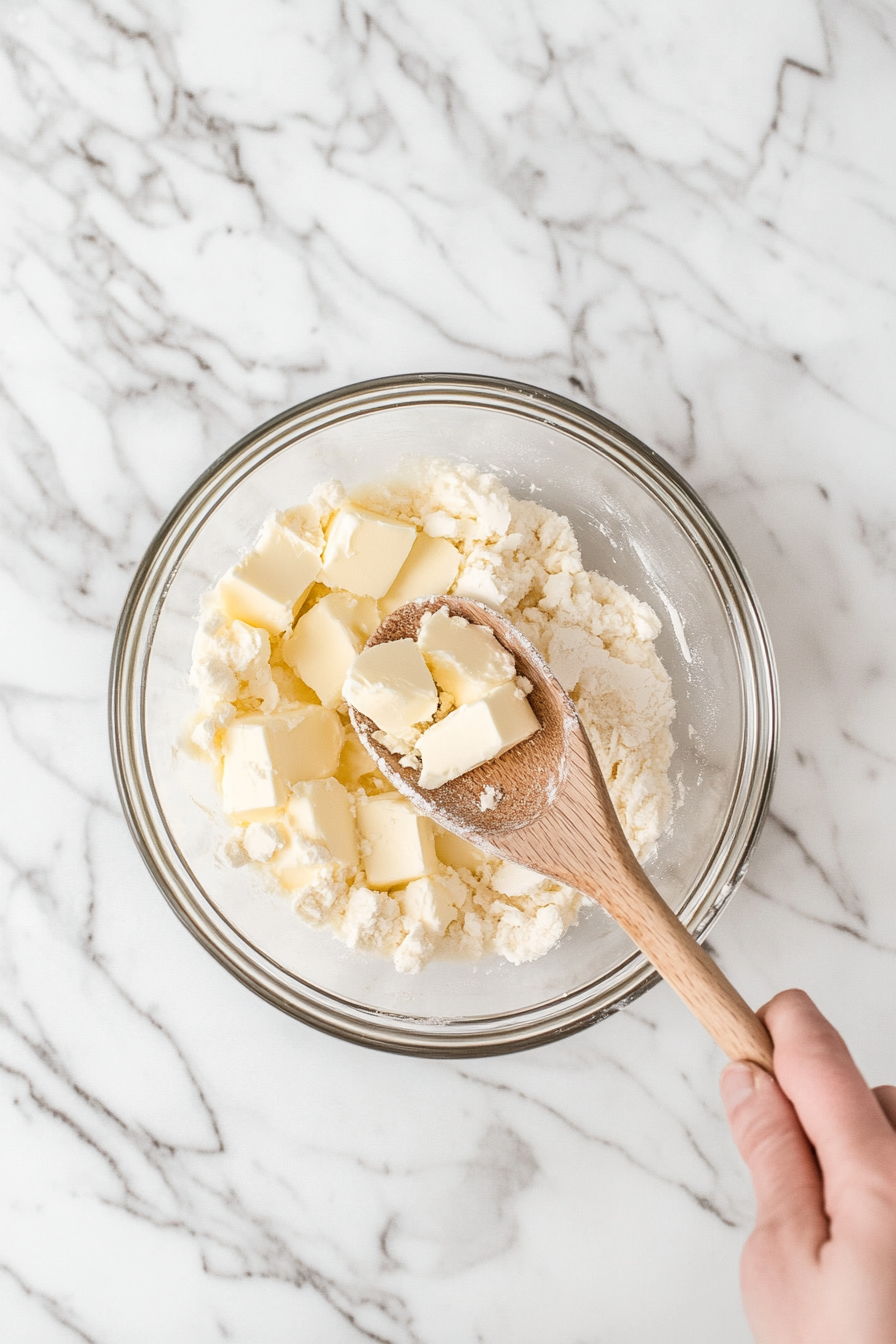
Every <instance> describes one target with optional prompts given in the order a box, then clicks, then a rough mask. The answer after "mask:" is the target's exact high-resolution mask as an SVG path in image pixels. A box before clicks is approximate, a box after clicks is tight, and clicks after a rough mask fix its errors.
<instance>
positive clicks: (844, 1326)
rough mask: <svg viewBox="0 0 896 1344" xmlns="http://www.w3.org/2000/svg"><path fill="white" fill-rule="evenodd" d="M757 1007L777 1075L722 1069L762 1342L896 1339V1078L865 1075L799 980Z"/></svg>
mask: <svg viewBox="0 0 896 1344" xmlns="http://www.w3.org/2000/svg"><path fill="white" fill-rule="evenodd" d="M760 1016H761V1017H762V1018H763V1019H764V1021H765V1024H766V1026H767V1027H768V1029H769V1032H770V1033H771V1037H772V1040H773V1042H774V1046H775V1056H774V1059H775V1075H776V1078H777V1081H775V1079H774V1078H772V1077H771V1076H770V1075H769V1074H767V1073H765V1072H764V1071H763V1070H762V1069H760V1068H758V1067H756V1066H755V1065H751V1064H729V1066H728V1068H727V1069H726V1070H725V1072H724V1073H723V1074H722V1080H721V1090H722V1100H723V1102H724V1105H725V1110H726V1112H727V1114H728V1120H729V1123H730V1125H731V1130H732V1133H733V1135H734V1141H735V1143H736V1144H737V1147H738V1150H739V1152H740V1155H741V1157H742V1158H743V1159H744V1161H745V1162H746V1164H747V1166H748V1167H749V1168H750V1175H751V1176H752V1178H753V1189H754V1192H755V1195H756V1227H755V1229H754V1231H753V1232H752V1234H751V1236H750V1238H749V1240H748V1241H747V1244H746V1246H745V1247H744V1253H743V1258H742V1260H741V1290H742V1293H743V1300H744V1308H745V1311H746V1314H747V1319H748V1321H749V1323H750V1326H751V1328H752V1330H753V1333H754V1335H755V1337H756V1340H757V1344H896V1087H877V1088H875V1089H874V1090H873V1091H872V1090H871V1089H870V1088H869V1087H868V1086H867V1085H866V1084H865V1081H864V1079H863V1078H862V1075H861V1074H860V1073H859V1070H858V1068H857V1067H856V1065H855V1063H854V1062H853V1059H852V1057H851V1055H850V1053H849V1051H848V1050H847V1048H846V1045H845V1044H844V1042H843V1040H842V1038H841V1037H840V1036H839V1035H838V1033H837V1032H836V1031H835V1030H834V1028H833V1027H832V1026H831V1024H830V1023H829V1022H828V1021H827V1020H826V1018H824V1017H822V1015H821V1013H820V1012H819V1011H818V1009H817V1008H816V1007H815V1005H814V1003H813V1002H812V1000H811V999H810V998H809V997H808V995H806V994H804V993H803V992H802V991H801V990H796V989H791V990H787V991H786V992H785V993H783V994H778V995H776V996H775V998H773V999H772V1001H771V1002H770V1003H769V1004H767V1005H766V1007H765V1008H764V1009H762V1010H761V1011H760Z"/></svg>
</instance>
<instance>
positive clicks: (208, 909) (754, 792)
mask: <svg viewBox="0 0 896 1344" xmlns="http://www.w3.org/2000/svg"><path fill="white" fill-rule="evenodd" d="M438 403H442V404H455V405H463V406H470V405H472V406H476V407H480V408H483V409H491V410H500V411H504V412H510V413H512V414H517V415H523V416H528V417H531V418H535V419H541V420H544V419H545V418H547V419H548V420H549V422H550V423H551V424H552V425H553V426H555V427H556V428H557V429H558V430H560V431H561V432H563V433H565V434H567V435H569V436H570V437H572V438H574V439H576V440H577V441H578V442H579V443H580V444H581V445H582V446H583V447H586V448H588V449H589V450H590V451H592V452H596V453H602V454H604V455H609V456H610V457H611V458H612V459H613V460H615V462H616V463H617V465H621V466H622V467H623V468H624V469H626V470H627V471H628V472H629V474H633V475H635V476H636V477H637V478H638V479H639V481H640V482H641V484H642V485H644V486H645V487H646V488H648V489H649V490H650V491H651V492H652V493H653V494H654V495H656V496H658V497H659V498H660V500H661V501H662V503H663V504H664V506H665V507H666V508H668V509H670V511H671V512H673V514H674V516H675V518H676V521H677V522H678V524H679V526H681V527H683V528H684V529H685V530H686V531H687V533H688V535H689V537H690V540H691V541H692V543H693V544H694V545H695V546H696V547H697V548H698V550H699V551H700V553H701V554H702V557H703V559H704V562H705V563H706V564H707V565H709V566H711V568H712V571H713V577H714V581H715V583H716V586H717V587H718V588H720V589H721V590H722V591H723V592H724V594H725V597H726V599H727V602H728V604H729V612H730V617H731V618H733V623H734V626H735V628H736V631H737V633H738V636H739V659H740V666H741V673H742V676H743V680H744V685H743V688H742V689H743V694H744V697H745V704H744V706H743V708H744V725H745V727H744V742H743V744H742V745H743V750H742V755H741V765H740V778H739V782H738V788H737V790H736V793H735V800H734V802H733V803H732V807H731V811H730V814H729V820H728V825H726V827H725V829H724V831H723V834H722V837H721V839H720V841H719V844H718V845H717V847H716V851H715V852H714V854H713V855H711V856H710V859H709V860H708V862H707V864H706V866H705V868H704V878H703V879H702V880H701V882H700V883H699V884H698V888H697V891H696V892H695V893H692V896H691V898H690V899H689V900H688V902H686V904H685V906H684V907H683V908H682V910H681V911H680V915H681V918H682V920H683V921H684V923H685V924H686V925H687V927H688V928H689V929H690V930H691V932H692V933H693V934H694V936H695V937H696V938H697V939H698V940H700V941H702V940H703V939H705V938H706V936H707V934H708V933H709V931H710V929H711V928H712V926H713V924H714V923H715V921H716V920H717V919H718V917H719V915H720V914H721V912H722V910H723V909H724V908H725V906H726V905H727V903H728V901H729V900H730V899H731V897H732V895H733V894H734V891H735V890H736V889H737V886H738V885H739V883H740V882H741V880H742V879H743V876H744V874H745V873H746V870H747V866H748V863H749V860H750V856H751V854H752V851H753V848H754V846H755V844H756V841H757V839H758V837H759V834H760V831H761V829H762V825H763V822H764V820H765V816H766V813H767V811H768V806H769V802H770V798H771V792H772V787H773V784H774V776H775V769H776V764H777V749H778V734H779V708H778V684H777V675H776V671H775V663H774V655H773V652H772V647H771V642H770V639H769V635H768V630H767V628H766V624H765V620H764V618H763V615H762V611H761V609H760V606H759V603H758V600H757V598H756V595H755V593H754V591H753V588H752V585H751V583H750V580H749V579H748V577H747V575H746V573H745V571H744V569H743V566H742V565H741V562H740V560H739V559H738V557H737V554H736V553H735V551H734V549H733V547H732V545H731V543H730V542H729V541H728V539H727V537H726V535H725V533H724V532H723V530H722V528H721V527H720V525H719V523H718V522H717V521H716V519H715V518H714V516H713V515H712V513H711V512H710V511H709V509H708V508H707V506H706V505H705V504H704V503H703V501H702V500H701V499H700V497H699V496H698V495H697V494H696V492H695V491H694V490H693V489H692V488H691V487H690V486H689V485H688V483H687V482H686V481H685V480H684V478H683V477H682V476H681V475H680V474H679V473H678V472H677V471H676V470H675V469H674V468H673V467H671V466H670V465H669V463H668V462H666V461H665V460H664V459H663V458H662V457H660V455H659V454H658V453H656V452H654V451H653V450H652V449H651V448H648V447H647V446H646V444H644V443H642V442H641V441H640V440H639V439H637V438H635V436H634V435H632V434H630V433H629V432H628V431H627V430H625V429H623V428H621V427H620V426H619V425H617V424H615V423H614V422H613V421H611V420H609V419H607V418H606V417H605V416H603V415H601V414H599V413H598V412H597V411H593V410H591V409H590V408H588V407H586V406H583V405H581V404H580V403H578V402H574V401H571V400H570V399H569V398H567V397H563V396H561V395H559V394H557V393H555V392H550V391H548V390H546V389H544V388H541V387H537V386H534V385H532V384H528V383H522V382H518V381H515V380H513V379H506V378H493V377H489V376H487V375H483V374H460V373H417V374H402V375H396V376H391V377H384V378H376V379H371V380H368V381H365V382H360V383H352V384H349V385H346V386H343V387H339V388H335V389H333V390H332V391H330V392H326V393H323V394H322V395H320V396H317V397H313V398H311V399H310V400H308V401H305V402H301V403H300V404H298V405H296V406H293V407H290V408H288V409H287V410H285V411H282V412H281V413H280V414H278V415H276V416H274V417H273V418H272V419H270V420H267V421H266V422H264V423H263V424H262V425H259V426H258V427H256V428H255V429H253V430H251V431H250V432H249V433H248V434H246V435H245V436H244V437H243V438H242V439H240V440H239V442H237V443H236V444H234V445H233V447H231V448H229V449H228V450H227V451H226V452H225V453H223V454H222V455H221V456H220V457H219V458H218V459H217V460H216V461H215V462H213V463H212V464H211V465H210V466H209V467H208V468H207V469H206V470H205V471H204V472H203V473H202V474H201V475H200V476H199V477H198V478H197V480H196V481H195V482H194V483H193V484H192V485H191V486H190V488H189V489H188V490H187V491H186V493H185V494H184V495H183V496H182V497H181V499H180V500H179V501H178V502H177V504H175V506H174V508H173V509H172V510H171V512H170V513H169V515H168V517H167V518H166V519H165V520H164V522H163V523H162V525H161V527H160V528H159V530H158V532H157V533H156V535H155V537H154V538H153V540H152V541H151V542H150V544H149V546H148V548H147V550H146V553H145V555H144V557H143V559H142V561H141V562H140V564H139V566H138V568H137V571H136V573H135V575H134V578H133V581H132V583H131V587H130V590H129V592H128V596H127V599H126V601H125V604H124V607H123V609H122V614H121V618H120V620H119V623H118V628H117V630H116V635H115V642H114V646H113V651H112V661H111V669H110V679H109V736H110V744H111V752H112V762H113V768H114V772H115V780H116V784H117V787H118V792H119V797H120V799H121V804H122V809H123V811H124V815H125V819H126V821H127V824H128V827H129V829H130V832H131V835H132V837H133V839H134V841H135V843H136V845H137V848H138V850H139V852H140V855H141V857H142V858H143V861H144V863H145V864H146V866H147V868H148V869H149V872H150V873H151V875H152V877H153V879H154V880H155V882H156V884H157V885H158V887H159V888H160V890H161V892H162V894H163V895H164V896H165V898H166V900H167V901H168V902H169V904H170V905H171V907H172V909H173V910H174V912H175V913H176V914H177V916H178V917H179V919H180V920H181V921H182V922H183V923H184V924H185V925H186V927H187V928H188V929H189V930H190V932H191V933H192V934H193V935H194V937H196V938H197V939H198V941H199V942H200V943H201V944H202V945H203V946H204V947H205V948H206V949H207V950H208V951H209V952H210V953H211V954H212V956H214V957H215V958H216V960H218V961H219V962H220V963H221V964H222V965H223V966H224V967H225V968H226V969H227V970H228V971H230V973H231V974H232V975H234V976H235V977H236V978H237V979H238V980H240V981H241V982H242V983H243V984H244V985H246V986H247V987H248V988H249V989H251V990H253V991H254V992H255V993H256V994H258V995H260V997H262V998H263V999H265V1000H266V1001H267V1002H268V1003H271V1004H273V1005H274V1006H275V1007H277V1008H279V1009H281V1010H282V1011H284V1012H286V1013H288V1014H290V1015H291V1016H293V1017H296V1018H298V1019H300V1020H301V1021H303V1022H305V1023H306V1024H308V1025H309V1026H313V1027H315V1028H317V1029H318V1030H321V1031H324V1032H326V1033H328V1034H331V1035H334V1036H337V1037H339V1038H341V1039H343V1040H348V1041H352V1042H354V1043H356V1044H360V1045H365V1046H368V1047H370V1048H373V1049H380V1050H387V1051H390V1052H394V1053H398V1054H407V1055H416V1056H422V1057H437V1058H469V1057H477V1056H486V1055H494V1054H504V1053H508V1052H511V1051H516V1050H523V1049H529V1048H532V1047H534V1046H537V1045H542V1044H545V1043H547V1042H549V1041H554V1040H559V1039H561V1038H562V1037H564V1036H567V1035H570V1034H571V1033H573V1032H576V1031H581V1030H582V1029H584V1028H585V1027H588V1026H591V1025H593V1024H594V1023H596V1022H598V1021H600V1020H601V1019H602V1018H604V1017H607V1016H609V1015H610V1014H611V1013H614V1012H617V1011H618V1010H619V1009H620V1008H623V1007H625V1006H627V1005H628V1004H630V1003H632V1002H633V1001H634V1000H635V999H637V998H639V997H640V995H642V994H643V993H645V992H646V991H647V990H648V989H650V988H651V987H652V986H653V985H655V984H656V983H657V981H658V979H659V977H658V975H657V973H656V972H655V971H654V970H653V969H652V967H651V966H650V964H649V962H647V960H646V958H644V957H643V956H642V955H641V954H640V953H635V954H633V955H632V957H631V958H629V960H628V961H627V962H626V963H625V964H624V966H623V967H621V968H620V969H619V972H618V973H616V974H615V975H614V977H613V979H612V981H611V982H610V983H609V984H605V985H604V988H603V989H602V990H600V991H599V992H591V991H590V990H589V989H588V988H586V990H585V991H583V992H573V993H571V994H570V995H568V996H567V997H566V998H564V999H563V1000H562V1001H560V1002H555V1003H554V1004H552V1005H550V1011H549V1012H547V1013H546V1012H544V1011H543V1010H542V1008H541V1007H540V1006H539V1007H536V1008H534V1009H532V1010H523V1011H516V1012H514V1013H511V1014H506V1015H502V1016H497V1017H494V1018H477V1019H474V1020H471V1022H466V1023H459V1022H454V1023H452V1022H444V1021H441V1020H433V1019H425V1018H414V1017H408V1016H405V1017H400V1016H397V1015H394V1016H393V1015H390V1014H386V1013H383V1012H381V1011H378V1010H373V1009H371V1010H369V1011H365V1010H363V1009H359V1007H358V1005H357V1004H355V1003H352V1002H350V1001H348V1000H341V999H339V998H338V996H334V995H331V994H329V993H327V992H324V991H317V990H316V989H315V987H314V986H311V985H308V984H307V983H303V982H300V981H298V980H297V979H296V978H295V977H293V976H290V975H289V974H288V973H287V972H285V971H283V970H282V969H281V968H280V967H277V966H276V965H275V964H274V963H272V962H270V961H269V960H268V958H267V957H265V956H264V954H263V953H261V952H260V951H259V950H258V949H256V948H254V947H253V946H252V945H251V944H250V943H248V942H247V941H246V940H245V939H243V938H241V937H240V935H239V933H238V931H237V930H235V929H234V928H233V927H232V926H231V925H230V924H229V923H228V921H227V920H225V919H224V918H223V917H222V916H221V914H220V913H219V912H218V910H217V909H216V907H215V906H214V905H213V904H212V902H211V901H210V900H209V898H208V897H207V896H206V894H205V893H204V891H203V890H202V889H201V887H199V886H198V884H197V883H196V882H195V881H194V880H192V875H191V874H190V870H189V866H188V864H187V863H186V860H185V859H184V857H183V856H182V855H181V854H180V852H179V850H178V847H177V844H176V842H175V840H174V838H173V837H172V835H171V833H170V831H169V830H168V828H167V825H166V823H165V818H164V813H163V810H162V808H161V806H160V803H159V800H158V797H157V795H156V792H155V788H154V785H153V780H152V773H151V770H150V767H149V760H148V752H147V743H146V734H145V717H144V710H145V692H146V674H147V666H148V661H149V655H150V651H151V648H152V640H153V634H154V631H155V627H156V624H157V622H158V619H159V615H160V613H161V610H162V605H163V603H164V600H165V596H166V593H167V590H168V587H169V586H170V583H171V581H172V580H173V578H174V575H175V573H176V572H177V567H178V565H179V564H180V561H181V558H182V557H183V555H184V554H185V553H186V551H187V550H188V548H189V546H190V543H191V541H192V538H193V537H194V535H195V534H196V532H197V531H198V529H199V528H201V527H202V525H203V522H204V520H205V518H206V516H207V515H208V514H209V512H210V511H211V510H212V509H213V508H214V507H215V506H216V505H217V504H218V503H219V502H220V501H221V499H223V498H224V496H225V495H227V494H228V493H229V492H230V490H232V489H234V488H235V487H236V486H237V485H238V484H239V482H240V481H241V480H242V479H243V477H244V476H245V475H246V474H247V472H248V471H250V470H251V469H253V468H254V467H255V466H256V465H258V463H259V462H260V461H264V460H267V459H268V458H269V457H271V456H273V455H274V454H276V453H277V452H279V451H281V450H283V449H285V448H287V447H289V446H291V445H292V444H293V443H295V442H296V440H297V439H300V438H303V437H306V436H307V435H309V434H311V433H314V432H316V431H318V430H320V429H321V428H324V427H325V426H326V425H328V424H332V423H335V422H338V421H340V420H343V419H345V418H353V417H357V416H363V415H365V414H368V413H370V412H371V411H373V410H381V409H396V408H399V407H401V406H406V405H409V404H410V405H414V404H416V405H420V404H427V405H432V404H438ZM596 441H597V442H596Z"/></svg>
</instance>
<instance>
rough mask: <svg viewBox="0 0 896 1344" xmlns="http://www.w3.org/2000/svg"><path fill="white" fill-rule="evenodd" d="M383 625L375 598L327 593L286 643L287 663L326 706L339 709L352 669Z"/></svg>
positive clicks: (284, 655) (298, 622) (284, 647)
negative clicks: (344, 686) (350, 668)
mask: <svg viewBox="0 0 896 1344" xmlns="http://www.w3.org/2000/svg"><path fill="white" fill-rule="evenodd" d="M379 623H380V614H379V609H378V607H377V605H376V603H375V602H374V600H373V598H370V597H354V596H353V595H352V594H351V593H327V595H326V597H322V598H321V600H320V601H319V602H318V603H316V604H315V606H313V607H312V608H311V610H310V611H306V612H305V615H304V616H300V617H299V619H298V620H297V621H296V628H295V630H294V631H293V632H292V634H291V635H290V636H289V638H288V639H286V640H284V641H283V649H282V655H283V660H284V662H285V663H287V664H288V666H289V667H291V668H292V669H293V671H294V672H296V673H297V675H298V676H300V677H301V678H302V680H303V681H304V682H305V683H306V685H308V686H310V687H311V689H312V690H313V691H314V693H315V695H317V697H318V699H319V700H320V702H321V704H322V705H325V706H326V707H327V708H328V709H335V708H336V707H337V706H338V705H340V704H341V703H342V683H343V682H344V681H345V675H346V673H347V672H348V669H349V665H350V664H351V662H352V661H353V659H354V658H355V657H356V655H357V654H358V653H359V652H360V650H361V649H363V647H364V645H365V644H366V643H367V641H368V639H369V638H370V636H371V635H372V634H373V632H374V630H375V629H376V628H377V626H378V625H379Z"/></svg>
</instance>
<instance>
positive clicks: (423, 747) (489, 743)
mask: <svg viewBox="0 0 896 1344" xmlns="http://www.w3.org/2000/svg"><path fill="white" fill-rule="evenodd" d="M540 727H541V724H540V723H539V722H538V719H537V718H536V717H535V715H534V713H533V712H532V708H531V706H530V705H529V701H528V700H527V699H526V697H525V696H524V695H523V693H522V691H519V690H518V689H517V687H516V686H515V684H514V683H513V682H512V681H508V682H505V684H504V685H503V686H499V687H498V688H497V690H494V691H490V692H489V694H488V695H487V696H485V697H484V698H483V699H482V700H477V701H475V703H474V704H472V705H461V707H460V709H455V710H452V712H451V713H450V714H447V715H446V716H445V718H444V719H442V720H440V722H439V723H434V724H433V725H432V727H431V728H427V729H426V731H425V732H424V733H423V734H422V735H421V737H420V740H419V741H418V743H417V750H418V751H419V752H420V756H421V758H422V760H423V768H422V770H421V771H420V788H421V789H437V788H438V787H439V786H440V785H441V784H447V783H448V781H449V780H451V779H457V777H458V776H459V775H465V774H466V773H467V771H468V770H473V769H475V767H476V766H477V765H482V764H483V763H484V762H485V761H492V760H494V759H495V757H496V756H500V755H501V754H502V753H503V752H505V751H509V749H510V748H511V747H515V746H516V745H517V743H519V742H524V741H525V739H526V738H527V737H531V736H532V734H533V733H537V732H538V730H539V728H540Z"/></svg>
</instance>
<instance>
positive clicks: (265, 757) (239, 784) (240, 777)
mask: <svg viewBox="0 0 896 1344" xmlns="http://www.w3.org/2000/svg"><path fill="white" fill-rule="evenodd" d="M344 736H345V730H344V729H343V727H342V723H341V722H340V719H339V715H338V714H337V713H336V712H335V711H334V710H332V709H322V708H321V706H320V705H302V706H301V707H300V708H299V709H295V710H290V711H289V712H288V713H284V714H246V715H244V716H243V717H242V718H240V719H237V720H236V721H235V722H234V723H232V724H231V725H230V727H229V728H228V729H227V731H226V733H225V734H224V743H223V749H224V771H223V775H222V779H221V788H222V791H223V794H224V811H225V812H226V813H227V814H228V815H230V816H233V817H235V818H237V819H238V820H240V821H265V820H269V819H270V815H271V813H272V811H275V810H277V809H279V808H281V807H282V806H283V804H284V803H285V802H286V799H287V796H288V791H289V788H290V786H291V785H292V784H295V783H297V782H298V781H299V780H305V779H326V778H327V777H328V776H329V775H332V774H333V773H334V771H335V770H336V768H337V766H338V764H339V755H340V752H341V751H342V743H343V739H344Z"/></svg>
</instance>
